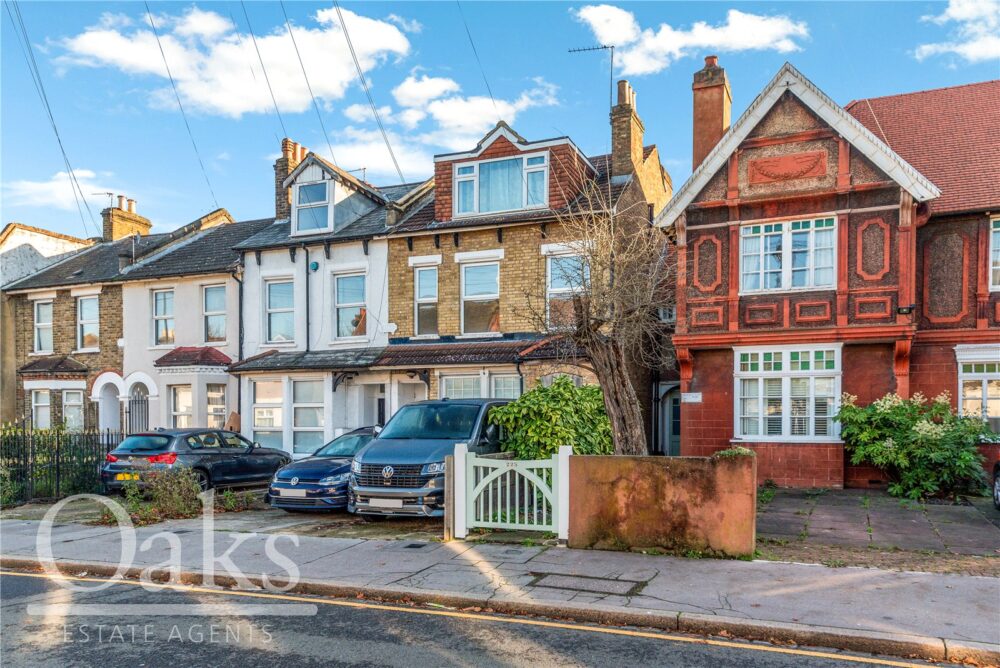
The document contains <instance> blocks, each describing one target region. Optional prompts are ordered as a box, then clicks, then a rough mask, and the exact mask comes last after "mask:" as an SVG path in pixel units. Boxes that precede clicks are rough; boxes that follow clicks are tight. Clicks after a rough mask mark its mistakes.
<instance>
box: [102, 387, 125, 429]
mask: <svg viewBox="0 0 1000 668" xmlns="http://www.w3.org/2000/svg"><path fill="white" fill-rule="evenodd" d="M121 412H122V406H121V401H120V400H119V399H118V386H117V385H115V384H114V383H105V384H104V386H103V387H101V390H100V393H99V394H98V395H97V427H98V429H100V430H102V431H104V430H110V431H119V430H120V429H121Z"/></svg>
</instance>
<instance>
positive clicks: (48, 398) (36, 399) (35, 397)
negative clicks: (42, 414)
mask: <svg viewBox="0 0 1000 668" xmlns="http://www.w3.org/2000/svg"><path fill="white" fill-rule="evenodd" d="M42 397H44V398H45V401H44V402H43V401H41V399H42ZM43 406H44V407H45V408H46V409H48V414H47V416H46V419H45V424H42V421H41V420H39V419H38V409H39V408H40V407H43ZM31 426H32V427H34V428H35V429H50V428H51V427H52V392H51V391H50V390H32V391H31Z"/></svg>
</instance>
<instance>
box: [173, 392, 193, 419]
mask: <svg viewBox="0 0 1000 668" xmlns="http://www.w3.org/2000/svg"><path fill="white" fill-rule="evenodd" d="M192 408H193V404H192V401H191V386H190V385H171V386H170V426H172V427H175V428H179V429H184V428H187V427H191V426H193V424H194V422H193V420H192Z"/></svg>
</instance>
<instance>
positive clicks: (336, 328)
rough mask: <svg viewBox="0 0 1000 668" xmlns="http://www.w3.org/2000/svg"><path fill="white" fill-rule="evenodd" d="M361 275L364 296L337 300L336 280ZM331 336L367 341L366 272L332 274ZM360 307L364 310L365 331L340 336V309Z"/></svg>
mask: <svg viewBox="0 0 1000 668" xmlns="http://www.w3.org/2000/svg"><path fill="white" fill-rule="evenodd" d="M359 276H360V277H361V278H362V280H363V285H364V293H365V294H364V298H363V299H362V300H361V301H360V302H346V303H344V304H341V303H340V302H339V301H337V281H338V280H340V279H341V278H357V277H359ZM332 296H333V337H334V340H335V341H367V340H368V324H369V323H368V313H369V309H368V274H367V272H364V271H342V272H337V273H334V274H333V295H332ZM359 306H360V307H361V308H362V309H363V310H364V312H365V333H364V334H356V335H351V336H340V313H339V311H340V309H342V308H357V307H359Z"/></svg>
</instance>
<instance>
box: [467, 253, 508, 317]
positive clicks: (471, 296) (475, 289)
mask: <svg viewBox="0 0 1000 668" xmlns="http://www.w3.org/2000/svg"><path fill="white" fill-rule="evenodd" d="M499 331H500V264H499V263H497V262H485V263H477V264H463V265H462V334H489V333H492V332H499Z"/></svg>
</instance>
